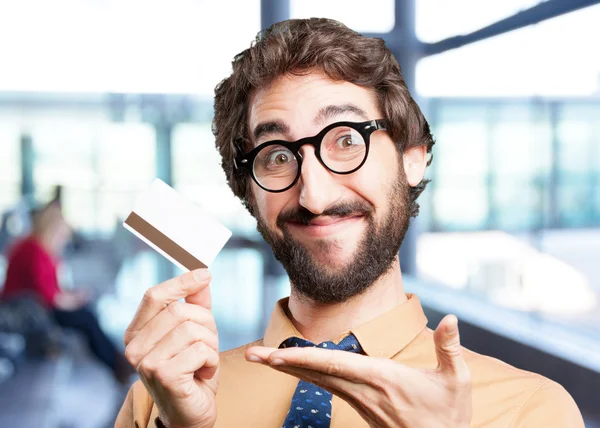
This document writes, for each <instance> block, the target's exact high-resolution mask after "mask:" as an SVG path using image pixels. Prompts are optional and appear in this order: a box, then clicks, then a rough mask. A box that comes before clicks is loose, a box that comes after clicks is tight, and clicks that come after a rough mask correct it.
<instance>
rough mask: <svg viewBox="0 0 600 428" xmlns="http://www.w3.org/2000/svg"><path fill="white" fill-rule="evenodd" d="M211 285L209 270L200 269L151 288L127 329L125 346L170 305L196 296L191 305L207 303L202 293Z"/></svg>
mask: <svg viewBox="0 0 600 428" xmlns="http://www.w3.org/2000/svg"><path fill="white" fill-rule="evenodd" d="M209 283H210V272H209V271H208V270H207V269H198V270H195V271H192V272H187V273H184V274H183V275H179V276H178V277H175V278H172V279H170V280H168V281H165V282H163V283H161V284H158V285H155V286H154V287H151V288H149V289H148V290H147V291H146V293H145V294H144V298H143V299H142V302H141V303H140V306H139V307H138V310H137V312H136V314H135V316H134V317H133V320H132V321H131V323H130V324H129V326H128V327H127V331H126V332H125V337H124V342H125V345H128V344H129V342H130V341H131V340H132V339H133V338H134V337H135V336H136V334H137V333H138V331H139V330H141V329H142V328H143V327H144V326H145V325H146V324H147V323H148V322H149V321H150V320H151V319H152V318H154V317H155V316H156V315H157V314H158V313H160V311H162V310H163V309H164V308H165V307H166V306H167V305H168V304H169V303H172V302H175V301H177V300H179V299H182V298H184V297H188V296H190V295H192V296H194V297H193V299H192V300H193V301H191V302H190V303H194V302H200V301H206V300H207V298H206V294H207V293H206V292H204V294H203V293H202V291H203V290H205V289H207V288H209V287H208V285H209ZM209 296H210V295H209ZM208 300H210V297H209V298H208Z"/></svg>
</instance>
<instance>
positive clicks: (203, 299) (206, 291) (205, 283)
mask: <svg viewBox="0 0 600 428" xmlns="http://www.w3.org/2000/svg"><path fill="white" fill-rule="evenodd" d="M192 275H193V276H194V280H195V281H196V282H197V283H198V284H199V285H200V287H199V288H200V289H199V290H198V291H196V292H195V293H193V294H189V295H187V296H186V297H185V301H186V303H192V304H194V305H198V306H202V307H203V308H206V309H212V298H211V295H210V281H211V279H212V275H211V274H210V271H209V270H208V269H197V270H194V271H193V272H192Z"/></svg>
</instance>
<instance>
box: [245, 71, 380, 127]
mask: <svg viewBox="0 0 600 428" xmlns="http://www.w3.org/2000/svg"><path fill="white" fill-rule="evenodd" d="M347 104H352V105H356V106H357V107H359V108H360V109H362V110H363V111H365V112H366V113H367V115H368V116H369V118H370V119H379V118H380V116H381V114H380V112H379V108H378V106H377V99H376V96H375V92H374V90H373V89H370V88H365V87H362V86H358V85H355V84H353V83H350V82H346V81H334V80H331V79H330V78H328V77H327V76H326V75H324V74H323V73H321V72H318V71H314V72H311V73H309V74H305V75H301V76H295V75H284V76H281V77H279V78H278V79H276V80H275V81H274V82H273V83H271V84H270V85H269V86H267V87H265V88H261V89H258V90H256V91H255V92H254V93H253V94H252V95H251V97H250V103H249V108H248V126H249V129H250V130H252V129H254V127H255V126H256V125H257V124H259V123H261V122H265V121H269V120H281V121H284V122H286V123H287V124H289V126H290V128H291V129H292V131H293V130H294V128H295V125H296V124H297V125H298V126H301V127H303V128H304V129H305V128H306V125H307V124H309V123H310V122H312V121H313V120H314V118H315V116H316V115H317V113H318V112H319V110H320V109H322V108H323V107H326V106H335V105H347Z"/></svg>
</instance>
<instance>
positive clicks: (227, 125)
mask: <svg viewBox="0 0 600 428" xmlns="http://www.w3.org/2000/svg"><path fill="white" fill-rule="evenodd" d="M232 65H233V72H232V74H231V76H229V77H227V78H226V79H224V80H223V81H221V82H220V83H219V84H218V85H217V87H216V88H215V101H214V119H213V123H212V132H213V134H214V136H215V138H216V146H217V149H218V150H219V152H220V153H221V157H222V163H221V166H222V167H223V170H224V171H225V176H226V177H227V182H228V184H229V186H230V187H231V190H233V193H234V194H235V195H236V196H237V197H239V198H240V199H241V201H242V202H243V203H244V205H245V206H246V208H247V209H248V210H249V211H250V213H251V214H253V215H254V212H253V211H254V210H253V207H252V202H251V201H252V199H251V197H252V195H251V192H250V180H251V178H250V177H249V175H248V174H247V173H246V172H240V171H239V170H236V169H235V168H234V164H233V160H234V159H235V157H236V156H238V155H239V154H240V153H243V152H244V151H246V150H247V149H248V147H247V144H248V142H249V141H250V133H249V130H248V123H247V119H248V118H247V114H248V108H249V99H250V97H251V95H252V94H253V93H254V91H256V90H257V89H260V88H265V87H267V86H268V85H269V84H271V83H272V82H273V81H275V80H276V79H277V78H279V77H281V76H283V75H286V74H292V75H303V74H308V73H310V72H311V71H313V70H319V71H321V72H323V73H324V74H325V75H327V76H328V77H329V78H330V79H332V80H336V81H347V82H351V83H354V84H356V85H359V86H363V87H366V88H370V89H373V90H374V91H375V93H376V95H377V101H378V104H379V108H380V110H381V112H382V113H383V116H384V117H383V118H384V119H385V120H386V122H387V129H388V133H389V135H390V137H391V138H392V140H393V141H395V142H396V145H397V147H398V152H399V155H400V158H402V153H404V151H405V150H407V149H410V148H413V147H417V146H422V145H425V146H427V153H428V154H431V149H432V147H433V144H434V139H433V136H432V135H431V132H430V130H429V124H428V123H427V121H426V120H425V118H424V117H423V114H422V113H421V110H420V108H419V106H418V105H417V104H416V103H415V101H414V100H413V98H412V97H411V95H410V93H409V91H408V88H407V87H406V83H405V82H404V79H403V77H402V73H401V70H400V66H399V65H398V62H397V61H396V59H395V58H394V56H393V55H392V53H391V52H390V50H389V49H388V48H387V47H386V46H385V43H384V41H383V40H382V39H379V38H370V37H365V36H363V35H361V34H359V33H357V32H355V31H353V30H351V29H349V28H348V27H346V26H345V25H343V24H342V23H340V22H337V21H334V20H331V19H324V18H310V19H290V20H287V21H282V22H279V23H277V24H274V25H272V26H271V27H269V28H268V29H266V30H264V31H262V32H260V33H258V35H257V36H256V39H255V41H254V42H253V43H252V44H251V46H250V48H248V49H246V50H244V51H243V52H241V53H239V54H238V55H236V56H235V58H234V60H233V62H232ZM243 141H245V142H246V143H243ZM431 160H432V157H430V158H429V160H428V162H427V165H428V166H429V164H430V163H431ZM402 173H404V171H403V170H402ZM428 182H429V180H423V181H421V183H419V184H418V185H417V186H415V187H411V189H410V195H411V207H410V215H411V216H412V217H416V216H417V215H418V213H419V205H418V204H417V203H416V199H417V197H418V196H419V195H420V194H421V192H423V190H424V189H425V187H426V185H427V183H428Z"/></svg>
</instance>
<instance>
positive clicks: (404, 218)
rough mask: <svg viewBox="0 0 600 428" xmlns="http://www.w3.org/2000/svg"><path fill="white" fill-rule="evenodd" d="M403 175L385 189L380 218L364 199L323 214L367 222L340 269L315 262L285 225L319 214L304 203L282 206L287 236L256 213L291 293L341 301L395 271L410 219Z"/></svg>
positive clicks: (327, 244)
mask: <svg viewBox="0 0 600 428" xmlns="http://www.w3.org/2000/svg"><path fill="white" fill-rule="evenodd" d="M399 175H400V177H399V178H398V180H396V182H395V183H393V185H392V186H390V188H389V189H388V191H387V194H388V200H389V201H390V203H389V210H388V212H387V214H386V215H385V217H384V218H383V219H381V221H379V222H377V221H376V219H375V209H374V207H373V205H372V204H370V203H369V202H367V201H366V200H364V199H363V200H357V201H352V202H343V203H340V204H337V205H335V206H332V207H330V208H328V209H327V210H326V211H324V212H323V213H322V214H321V216H331V217H337V218H340V219H342V218H345V217H347V218H350V217H356V216H362V217H363V219H364V220H365V221H366V224H367V227H366V230H365V231H364V232H363V236H362V238H361V239H360V241H359V243H358V245H357V248H356V250H355V252H354V256H353V258H352V260H348V261H347V262H346V263H345V264H343V265H344V266H343V267H342V268H336V267H335V266H333V265H334V263H332V264H331V265H332V267H329V266H327V265H326V263H324V262H323V263H319V262H317V261H316V260H315V259H314V258H313V256H312V255H311V251H310V250H309V249H308V248H307V247H306V246H305V245H304V244H302V243H300V242H298V241H297V240H295V239H294V238H293V236H292V234H291V233H290V231H289V229H288V227H287V222H290V221H291V222H297V223H300V224H303V225H308V224H309V223H310V221H311V220H313V219H315V218H317V217H319V215H315V214H313V213H312V212H310V211H309V210H307V209H306V208H304V207H302V206H299V207H297V208H294V209H291V210H287V211H282V212H281V213H280V214H279V215H278V216H277V222H276V224H277V226H278V227H279V228H280V229H281V231H282V233H283V238H282V237H280V236H278V235H277V234H276V233H275V232H274V231H273V230H271V229H270V228H269V227H268V225H267V224H266V223H265V221H264V220H263V219H262V217H261V216H260V214H258V215H257V216H256V219H257V229H258V231H259V232H260V234H261V235H262V236H263V238H264V239H265V241H266V242H267V243H268V244H269V245H270V246H271V248H272V249H273V253H274V254H275V257H276V258H277V260H279V261H280V262H281V264H282V265H283V267H284V269H285V270H286V272H287V274H288V276H289V278H290V282H291V287H292V292H297V293H299V294H300V295H301V296H304V297H306V298H308V299H310V300H312V301H314V302H316V303H323V304H333V303H341V302H345V301H347V300H349V299H351V298H352V297H355V296H358V295H361V294H363V293H364V292H365V291H366V290H367V289H368V288H369V287H370V286H371V285H372V284H373V283H375V281H376V280H377V279H379V278H380V277H381V276H383V275H384V274H386V273H387V272H388V271H389V270H391V268H392V262H393V261H394V260H395V258H396V257H397V255H398V251H399V250H400V245H401V244H402V240H403V239H404V235H405V234H406V230H407V229H408V224H409V220H410V212H409V207H410V202H411V198H410V192H409V188H410V187H409V185H408V183H407V181H406V178H405V177H404V174H403V172H401V173H400V174H399ZM378 223H379V224H378ZM338 245H339V244H338V243H336V241H335V240H331V241H330V240H324V239H323V240H319V241H318V242H317V248H318V250H319V251H321V252H323V253H326V252H327V250H328V249H332V247H338ZM335 265H339V263H335Z"/></svg>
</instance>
